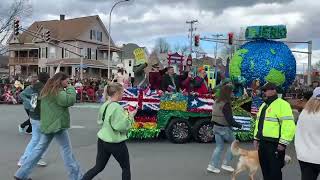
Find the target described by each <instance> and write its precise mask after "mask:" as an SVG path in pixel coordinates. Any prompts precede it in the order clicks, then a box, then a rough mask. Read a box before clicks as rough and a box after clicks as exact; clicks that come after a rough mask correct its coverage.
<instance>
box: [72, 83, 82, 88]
mask: <svg viewBox="0 0 320 180" xmlns="http://www.w3.org/2000/svg"><path fill="white" fill-rule="evenodd" d="M74 87H76V88H77V87H82V84H81V82H77V83H76V84H75V85H74Z"/></svg>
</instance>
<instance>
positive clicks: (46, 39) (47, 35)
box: [44, 30, 51, 41]
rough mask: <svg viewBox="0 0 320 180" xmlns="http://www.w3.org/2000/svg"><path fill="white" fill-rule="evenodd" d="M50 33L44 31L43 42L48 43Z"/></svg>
mask: <svg viewBox="0 0 320 180" xmlns="http://www.w3.org/2000/svg"><path fill="white" fill-rule="evenodd" d="M50 38H51V37H50V31H49V30H48V31H46V33H45V34H44V39H45V41H50Z"/></svg>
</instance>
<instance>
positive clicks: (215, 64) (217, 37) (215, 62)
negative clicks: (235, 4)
mask: <svg viewBox="0 0 320 180" xmlns="http://www.w3.org/2000/svg"><path fill="white" fill-rule="evenodd" d="M212 36H213V37H215V39H217V40H218V39H219V37H222V36H223V34H214V35H212ZM217 55H218V42H216V46H215V48H214V79H215V85H216V84H217V79H218V77H217V76H218V68H217Z"/></svg>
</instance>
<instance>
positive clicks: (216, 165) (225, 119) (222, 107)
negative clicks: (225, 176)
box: [207, 83, 242, 173]
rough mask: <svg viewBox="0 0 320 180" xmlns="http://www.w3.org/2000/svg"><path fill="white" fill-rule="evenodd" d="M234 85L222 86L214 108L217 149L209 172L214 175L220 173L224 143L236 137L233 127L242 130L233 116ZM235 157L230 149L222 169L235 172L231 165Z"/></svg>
mask: <svg viewBox="0 0 320 180" xmlns="http://www.w3.org/2000/svg"><path fill="white" fill-rule="evenodd" d="M231 95H232V84H230V83H228V84H225V85H222V87H221V94H220V95H219V97H218V99H217V101H216V102H215V103H214V105H213V108H212V121H213V123H214V126H213V131H214V135H215V140H216V148H215V149H214V151H213V154H212V158H211V162H210V163H209V165H208V168H207V170H208V171H210V172H213V173H220V166H221V165H220V164H221V159H222V154H223V150H224V142H225V141H227V142H228V143H232V142H233V141H234V140H235V137H234V135H233V132H232V127H237V128H239V129H241V128H242V126H241V124H239V123H237V122H236V121H235V120H234V118H233V115H232V109H231ZM232 158H233V155H232V153H231V147H230V146H229V147H228V150H227V153H226V157H225V160H224V161H223V164H222V166H221V168H222V169H224V170H226V171H229V172H233V171H234V169H233V167H232V166H231V165H230V163H231V160H232Z"/></svg>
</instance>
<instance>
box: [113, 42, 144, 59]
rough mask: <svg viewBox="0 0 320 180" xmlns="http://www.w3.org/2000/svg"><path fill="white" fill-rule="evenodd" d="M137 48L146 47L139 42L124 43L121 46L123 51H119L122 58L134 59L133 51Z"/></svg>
mask: <svg viewBox="0 0 320 180" xmlns="http://www.w3.org/2000/svg"><path fill="white" fill-rule="evenodd" d="M137 48H144V47H140V46H138V45H137V44H134V43H128V44H124V45H123V47H122V48H121V51H122V52H121V53H119V56H120V59H134V58H135V57H134V54H133V51H134V50H135V49H137Z"/></svg>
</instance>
